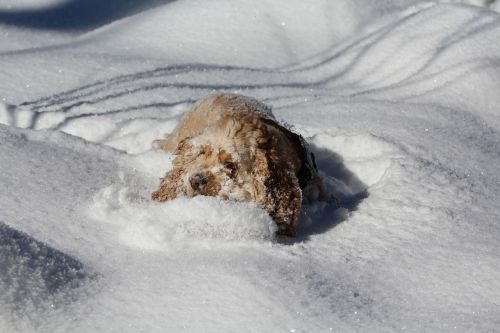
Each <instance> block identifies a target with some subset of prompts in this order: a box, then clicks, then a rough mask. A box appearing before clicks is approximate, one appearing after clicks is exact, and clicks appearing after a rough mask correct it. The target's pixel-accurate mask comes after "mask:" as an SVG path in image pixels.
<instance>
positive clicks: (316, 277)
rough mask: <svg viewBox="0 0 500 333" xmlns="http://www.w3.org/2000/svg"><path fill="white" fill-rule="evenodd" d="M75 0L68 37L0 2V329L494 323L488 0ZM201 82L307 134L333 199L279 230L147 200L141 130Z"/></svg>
mask: <svg viewBox="0 0 500 333" xmlns="http://www.w3.org/2000/svg"><path fill="white" fill-rule="evenodd" d="M89 3H91V4H92V5H93V6H95V10H96V17H97V13H98V12H99V10H100V9H101V10H102V11H101V13H107V14H106V15H109V17H101V18H100V20H97V21H96V20H92V19H91V18H92V17H91V16H85V15H83V14H82V17H81V18H79V19H78V20H76V21H75V25H76V24H77V23H78V24H79V25H78V27H77V28H78V29H76V28H75V29H70V28H69V27H68V26H67V25H66V26H65V25H57V24H55V23H57V22H55V23H54V22H52V23H50V22H49V23H50V24H48V25H44V26H41V25H40V24H38V23H37V22H36V20H35V19H36V18H37V17H39V16H36V15H35V16H26V17H28V18H26V17H25V16H23V15H27V13H26V11H28V12H29V13H30V14H29V15H32V14H33V13H37V11H39V12H40V13H45V11H46V10H47V8H49V9H50V8H52V9H54V8H55V10H56V11H55V12H56V13H57V8H58V6H73V5H74V3H73V2H71V1H68V2H60V1H40V2H36V1H28V0H23V1H20V2H15V1H6V2H5V3H2V4H1V5H0V171H1V172H0V332H35V331H36V332H68V331H71V332H104V331H117V332H138V331H145V332H166V331H175V332H177V331H188V332H226V331H252V332H277V331H287V332H291V331H293V332H323V331H324V332H330V331H333V332H392V331H409V332H494V331H496V330H497V329H498V327H500V321H499V318H500V255H499V253H500V225H499V221H500V205H499V202H500V175H499V173H498V165H500V134H499V132H500V106H499V105H500V93H499V91H500V90H499V87H500V66H499V65H500V43H498V41H499V40H500V16H499V14H498V13H497V12H495V10H497V11H498V9H499V7H498V6H499V4H498V2H497V1H493V2H492V1H392V0H385V1H377V2H373V1H368V0H356V1H348V0H341V1H334V2H332V1H322V0H313V1H308V2H304V1H295V0H293V1H284V0H283V1H281V0H280V1H276V0H273V1H270V0H269V1H267V0H265V1H259V2H254V1H249V0H248V1H247V0H241V1H225V0H215V1H198V0H179V1H173V2H169V1H160V0H158V1H153V0H152V1H145V2H144V3H143V4H142V5H141V6H137V7H134V6H135V5H134V3H133V2H128V1H125V2H122V3H120V2H119V1H110V2H106V5H105V4H104V3H105V2H102V4H101V2H98V1H95V2H93V1H92V2H89ZM124 4H127V6H129V7H126V8H125V7H124V6H125V5H124ZM111 5H115V6H116V11H119V12H120V13H119V14H120V15H118V14H116V15H115V14H112V13H111V12H109V11H108V10H109V8H111V7H105V6H111ZM100 6H102V7H100ZM120 6H121V7H120ZM153 7H154V8H153ZM69 8H71V7H69ZM131 8H132V9H131ZM87 10H88V8H87ZM13 12H16V13H17V14H16V15H18V14H19V13H21V14H19V15H21V16H18V17H17V16H16V17H17V18H18V21H16V20H15V19H12V17H13V16H9V15H11V14H12V13H13ZM9 13H10V14H9ZM51 13H52V14H51V15H52V16H51V17H53V18H54V17H55V16H53V15H55V14H53V13H54V12H51ZM87 14H88V13H86V15H87ZM33 15H34V14H33ZM37 15H38V14H37ZM56 18H57V17H56ZM86 20H87V21H86ZM16 22H17V24H16ZM214 91H226V92H232V93H242V94H246V95H250V96H253V97H256V98H258V99H260V100H262V101H264V102H265V103H267V104H269V105H271V106H273V110H274V111H273V112H274V114H275V115H276V117H277V118H278V119H280V120H282V121H284V122H286V123H288V124H290V125H291V126H293V128H294V129H295V130H296V131H297V132H300V133H301V134H302V135H304V136H305V137H307V138H308V139H309V141H310V142H311V144H312V148H313V149H314V151H315V153H316V159H317V163H318V166H319V169H320V172H321V173H322V174H323V176H324V178H325V181H326V183H327V186H328V187H329V189H330V190H331V191H332V192H334V193H335V194H336V195H337V196H338V197H339V198H340V199H341V203H340V207H339V206H337V205H333V204H326V203H318V204H313V205H306V206H304V207H303V210H302V213H301V217H300V226H299V230H298V237H297V238H295V239H288V238H279V237H278V238H276V237H275V236H274V230H275V228H276V226H275V225H274V223H273V222H272V220H271V219H270V218H269V216H267V215H266V213H265V212H264V211H262V210H261V209H259V208H257V207H256V206H255V205H253V204H250V203H249V204H241V203H240V204H238V203H234V202H224V201H220V200H218V199H215V198H205V197H198V198H194V199H186V198H179V199H177V200H174V201H171V202H168V203H164V204H157V203H152V202H151V201H150V193H151V192H152V191H153V190H155V189H156V188H157V186H158V184H159V178H160V177H163V176H164V174H165V172H166V171H167V170H168V169H169V168H170V167H171V159H172V156H171V155H169V154H167V153H164V152H160V151H156V150H153V149H152V148H151V141H152V140H153V139H158V138H161V137H162V136H164V135H165V134H167V133H169V132H170V131H172V129H173V128H174V127H175V126H176V124H178V122H179V120H180V119H181V118H182V116H183V115H184V114H185V112H186V111H187V110H189V108H190V107H191V106H192V104H193V103H194V102H195V101H196V100H197V99H199V98H200V97H202V96H205V95H207V94H210V93H212V92H214Z"/></svg>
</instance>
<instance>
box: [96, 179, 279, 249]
mask: <svg viewBox="0 0 500 333" xmlns="http://www.w3.org/2000/svg"><path fill="white" fill-rule="evenodd" d="M89 215H90V216H91V217H92V218H94V219H96V220H98V221H102V222H106V223H112V224H116V225H118V226H119V229H120V234H119V238H120V239H121V241H122V242H124V243H125V244H128V245H130V246H134V247H139V248H143V249H149V250H160V249H165V248H167V247H168V246H169V245H171V243H172V242H179V241H203V240H209V239H217V240H224V241H246V240H271V239H273V238H274V234H275V232H276V231H277V227H276V224H275V223H274V221H273V220H272V219H271V218H270V216H269V215H268V214H267V213H266V212H265V211H264V210H262V209H260V208H258V207H257V206H256V205H255V204H252V203H235V202H229V201H223V200H221V199H219V198H212V197H202V196H199V197H195V198H177V199H175V200H172V201H169V202H166V203H161V204H152V203H151V202H148V201H145V200H144V199H141V198H140V197H139V196H137V195H134V194H133V193H131V192H130V191H129V189H128V188H126V187H121V186H118V185H112V186H109V187H106V188H104V189H102V190H101V191H99V192H98V193H97V194H96V195H95V196H94V201H93V204H92V205H91V207H90V209H89Z"/></svg>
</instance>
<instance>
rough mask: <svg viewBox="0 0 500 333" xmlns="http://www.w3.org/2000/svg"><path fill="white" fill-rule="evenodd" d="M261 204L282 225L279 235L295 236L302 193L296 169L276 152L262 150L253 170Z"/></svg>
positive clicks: (256, 156) (256, 157)
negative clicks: (294, 170)
mask: <svg viewBox="0 0 500 333" xmlns="http://www.w3.org/2000/svg"><path fill="white" fill-rule="evenodd" d="M253 173H254V188H255V191H256V199H257V203H258V204H259V205H260V206H261V207H262V208H264V209H265V210H266V211H267V212H268V213H269V215H271V217H272V218H273V220H274V221H275V222H276V224H277V225H278V234H282V235H287V236H294V235H295V227H296V224H297V219H298V216H299V211H300V206H301V204H302V191H301V189H300V186H299V182H298V179H297V177H296V175H295V173H294V172H293V167H292V166H291V165H289V164H287V163H285V162H284V161H283V159H282V158H281V157H280V156H279V154H278V152H277V151H276V149H274V148H270V149H265V150H262V149H259V150H258V151H257V153H256V155H255V161H254V166H253Z"/></svg>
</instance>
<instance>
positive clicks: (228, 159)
mask: <svg viewBox="0 0 500 333" xmlns="http://www.w3.org/2000/svg"><path fill="white" fill-rule="evenodd" d="M273 124H275V120H274V117H273V116H272V114H271V112H270V109H269V108H268V107H267V106H266V105H264V104H262V103H260V102H258V101H256V100H254V99H252V98H249V97H244V96H239V95H230V94H218V95H213V96H209V97H207V98H205V99H203V100H201V101H200V102H198V103H197V104H196V105H195V106H194V107H193V109H192V110H191V111H190V112H189V113H188V114H187V115H186V117H185V118H184V119H183V121H182V122H181V123H180V124H179V126H178V127H177V128H176V129H175V130H174V131H173V132H172V133H171V134H170V135H169V136H168V137H167V138H166V139H163V140H156V141H155V142H154V144H155V145H156V146H157V147H159V148H161V149H164V150H166V151H169V152H172V153H173V154H174V155H175V159H174V161H173V169H172V170H171V171H169V172H168V173H167V174H166V176H165V178H163V179H162V180H161V182H160V188H159V189H158V190H157V191H155V192H153V193H152V199H153V200H155V201H160V202H161V201H167V200H171V199H174V198H176V197H178V196H181V195H184V196H188V197H193V196H196V195H207V196H219V197H222V198H224V199H228V200H234V201H254V202H256V203H257V204H258V205H259V206H260V207H262V208H263V209H265V210H266V211H267V212H268V213H269V214H270V215H271V217H272V218H273V219H274V220H275V222H276V223H277V225H278V227H279V232H280V233H282V234H286V235H293V234H294V233H295V227H296V222H297V218H298V215H299V211H300V206H301V204H302V191H301V189H300V187H299V181H298V178H297V176H298V174H299V169H300V168H301V166H302V164H303V161H301V159H300V158H299V156H298V153H297V150H296V148H294V145H293V143H292V142H291V141H290V138H289V137H290V136H288V137H287V133H286V132H287V131H288V130H285V129H284V128H283V127H281V126H277V125H276V126H275V125H273ZM314 182H318V184H317V185H314V186H317V187H318V188H319V191H320V192H324V187H323V184H322V182H321V180H320V178H319V176H317V175H315V177H314ZM316 192H317V191H316Z"/></svg>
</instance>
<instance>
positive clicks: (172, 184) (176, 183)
mask: <svg viewBox="0 0 500 333" xmlns="http://www.w3.org/2000/svg"><path fill="white" fill-rule="evenodd" d="M194 155H195V152H194V151H193V146H192V145H191V144H190V143H189V141H188V139H184V140H182V141H181V142H180V143H179V145H178V146H177V149H176V150H175V159H174V161H173V162H172V165H173V169H172V170H170V171H169V172H167V174H166V175H165V177H164V178H162V179H161V182H160V188H159V189H158V190H157V191H154V192H153V193H151V199H152V200H153V201H158V202H163V201H168V200H172V199H175V198H177V197H178V196H179V195H180V194H183V193H184V192H183V181H182V176H183V175H184V171H185V170H184V169H183V165H184V164H185V163H186V160H192V159H193V158H194Z"/></svg>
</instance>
